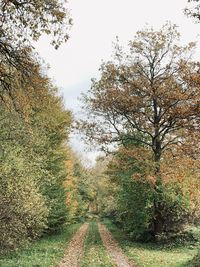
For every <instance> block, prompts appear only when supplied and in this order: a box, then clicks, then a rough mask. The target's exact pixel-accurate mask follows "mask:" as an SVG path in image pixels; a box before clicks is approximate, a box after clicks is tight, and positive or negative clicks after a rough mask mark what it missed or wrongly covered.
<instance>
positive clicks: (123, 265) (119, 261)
mask: <svg viewBox="0 0 200 267" xmlns="http://www.w3.org/2000/svg"><path fill="white" fill-rule="evenodd" d="M98 226H99V232H100V235H101V239H102V241H103V244H104V246H105V247H106V249H107V250H108V252H109V254H110V257H111V258H112V260H113V262H114V263H115V265H116V266H117V267H136V265H135V263H133V262H132V261H130V260H129V259H128V257H127V256H126V255H125V254H124V253H123V251H122V249H121V248H120V247H119V245H118V244H117V242H116V241H115V240H114V238H113V237H112V234H111V233H110V232H109V231H108V230H107V228H106V227H105V226H104V225H103V224H101V223H99V224H98Z"/></svg>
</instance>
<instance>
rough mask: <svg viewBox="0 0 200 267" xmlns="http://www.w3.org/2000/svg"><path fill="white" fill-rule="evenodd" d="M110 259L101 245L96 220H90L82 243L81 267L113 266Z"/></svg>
mask: <svg viewBox="0 0 200 267" xmlns="http://www.w3.org/2000/svg"><path fill="white" fill-rule="evenodd" d="M113 266H114V265H113V264H112V262H111V259H110V257H109V255H108V253H107V251H106V249H105V247H104V246H103V243H102V241H101V237H100V234H99V230H98V225H97V223H96V222H91V223H90V225H89V229H88V234H87V236H86V239H85V243H84V255H83V258H82V261H81V267H113Z"/></svg>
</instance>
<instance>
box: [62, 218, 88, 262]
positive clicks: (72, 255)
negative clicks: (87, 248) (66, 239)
mask: <svg viewBox="0 0 200 267" xmlns="http://www.w3.org/2000/svg"><path fill="white" fill-rule="evenodd" d="M87 230H88V224H87V223H84V224H83V225H82V226H81V227H80V228H79V230H78V231H77V232H76V234H75V235H74V236H73V238H72V240H71V241H70V243H69V245H68V247H67V249H66V251H65V255H64V258H63V260H62V261H61V262H60V263H59V265H58V267H78V266H79V263H80V260H81V257H82V254H83V246H84V240H85V236H86V233H87Z"/></svg>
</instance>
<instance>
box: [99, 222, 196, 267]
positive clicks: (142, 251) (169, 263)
mask: <svg viewBox="0 0 200 267" xmlns="http://www.w3.org/2000/svg"><path fill="white" fill-rule="evenodd" d="M104 224H105V225H106V226H107V228H108V229H109V230H110V231H111V233H112V235H113V236H114V238H115V239H116V240H117V241H118V243H119V244H120V246H121V248H122V249H123V250H124V252H125V253H126V255H127V256H128V258H129V259H130V260H133V261H134V262H135V263H136V265H137V267H189V266H190V264H189V261H190V260H191V259H192V258H193V256H194V255H195V254H196V253H197V248H198V247H197V246H194V245H190V244H188V245H186V244H183V245H180V244H177V245H173V246H169V245H168V246H167V245H159V244H153V243H137V242H132V241H130V240H128V239H127V238H126V237H125V234H124V233H123V232H122V231H121V230H120V229H119V228H117V227H116V226H115V225H113V224H112V223H111V222H109V221H107V220H106V221H105V222H104Z"/></svg>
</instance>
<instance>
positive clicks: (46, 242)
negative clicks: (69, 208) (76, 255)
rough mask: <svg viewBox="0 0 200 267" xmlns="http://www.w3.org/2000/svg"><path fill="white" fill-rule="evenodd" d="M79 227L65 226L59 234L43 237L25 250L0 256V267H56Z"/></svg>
mask: <svg viewBox="0 0 200 267" xmlns="http://www.w3.org/2000/svg"><path fill="white" fill-rule="evenodd" d="M79 227H80V224H73V225H69V226H65V228H64V230H63V231H62V232H61V233H59V234H56V235H51V236H46V237H43V238H41V239H40V240H38V241H36V242H35V243H32V244H30V245H29V246H27V247H25V248H22V249H19V250H17V251H14V252H10V253H8V254H5V255H4V256H0V267H56V266H57V265H58V263H59V261H60V260H61V259H62V258H63V255H64V251H65V248H66V246H67V243H68V242H69V241H70V239H71V237H72V236H73V235H74V233H75V232H76V231H77V229H78V228H79Z"/></svg>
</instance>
